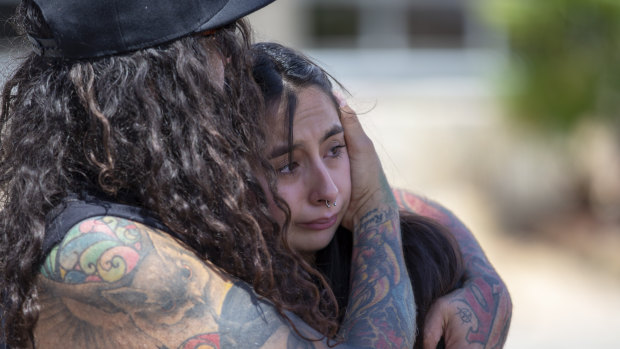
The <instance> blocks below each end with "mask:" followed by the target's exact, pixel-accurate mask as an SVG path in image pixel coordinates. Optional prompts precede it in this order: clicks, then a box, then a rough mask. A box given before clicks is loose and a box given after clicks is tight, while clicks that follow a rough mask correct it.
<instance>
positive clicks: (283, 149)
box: [269, 125, 344, 159]
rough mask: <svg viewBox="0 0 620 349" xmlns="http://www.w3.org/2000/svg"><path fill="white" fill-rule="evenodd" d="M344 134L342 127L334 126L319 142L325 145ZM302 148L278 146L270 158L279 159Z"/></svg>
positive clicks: (295, 145) (286, 145) (297, 145)
mask: <svg viewBox="0 0 620 349" xmlns="http://www.w3.org/2000/svg"><path fill="white" fill-rule="evenodd" d="M342 132H344V129H343V128H342V125H334V126H332V128H330V129H329V130H327V132H325V134H324V135H323V136H322V137H321V140H320V141H319V143H323V142H325V141H326V140H328V139H329V138H330V137H332V136H335V135H337V134H339V133H342ZM299 147H301V145H300V144H293V145H292V146H291V147H290V148H289V146H288V144H280V145H277V146H276V147H274V148H273V150H272V151H271V154H269V158H270V159H273V158H277V157H279V156H282V155H284V154H288V153H289V151H293V150H295V149H297V148H299Z"/></svg>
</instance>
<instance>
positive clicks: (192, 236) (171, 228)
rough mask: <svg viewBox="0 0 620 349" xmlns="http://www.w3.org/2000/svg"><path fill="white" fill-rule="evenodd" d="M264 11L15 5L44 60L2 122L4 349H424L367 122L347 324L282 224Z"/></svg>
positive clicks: (159, 3) (352, 145)
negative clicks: (269, 122)
mask: <svg viewBox="0 0 620 349" xmlns="http://www.w3.org/2000/svg"><path fill="white" fill-rule="evenodd" d="M270 1H271V0H255V1H250V0H220V1H206V0H196V1H191V2H189V1H173V0H134V1H125V2H122V1H87V0H82V1H72V0H24V1H23V2H22V3H21V4H20V6H19V8H18V13H17V23H18V25H19V26H20V28H21V31H22V33H24V34H25V35H26V36H27V37H28V39H29V41H30V42H31V43H32V45H33V52H31V53H29V54H27V55H26V57H24V58H23V60H22V61H21V62H20V64H19V67H18V68H17V69H16V71H15V72H14V74H13V75H12V76H11V77H10V78H9V80H8V81H7V82H6V84H5V86H4V90H3V94H2V113H1V117H0V192H1V195H2V209H1V211H0V234H1V241H0V271H1V279H0V282H1V284H2V292H1V293H2V299H3V302H2V315H3V316H2V317H3V321H2V335H3V337H4V340H5V342H6V343H7V344H8V345H10V346H11V347H25V348H28V347H40V348H47V347H51V348H56V347H63V348H70V347H79V348H84V347H91V348H110V347H123V348H126V347H132V348H133V347H148V348H154V347H157V348H197V347H201V348H202V347H206V348H258V347H265V348H267V347H269V348H275V347H278V348H280V347H285V346H286V347H288V348H291V347H294V348H313V347H314V348H324V347H327V346H332V345H334V344H339V345H341V347H343V348H362V347H364V348H377V347H379V348H384V347H385V348H388V347H399V348H408V347H411V346H412V344H413V333H414V326H415V324H414V321H413V320H412V319H413V318H414V312H415V308H414V302H413V293H412V291H411V283H410V282H409V277H408V275H407V271H406V268H405V266H404V262H403V256H402V248H401V243H400V227H399V224H398V211H397V205H396V201H395V199H394V197H393V196H392V193H391V191H390V190H389V187H388V186H386V185H385V178H384V176H383V173H382V170H381V167H380V164H379V161H378V158H377V156H376V153H375V152H374V148H373V147H372V143H370V140H369V139H368V137H367V136H366V135H365V134H364V133H363V131H362V129H361V127H360V125H359V122H358V121H357V119H356V118H355V117H354V116H350V117H345V118H343V120H342V126H343V128H344V130H345V133H346V134H347V137H348V147H349V152H350V154H351V165H352V166H356V167H357V168H363V169H364V171H359V172H356V173H354V174H353V178H355V181H356V184H354V185H353V186H352V194H351V203H350V205H349V210H348V212H347V213H346V214H345V215H344V220H345V221H347V222H348V225H349V226H350V227H351V229H352V234H353V235H352V236H353V241H354V243H353V246H352V254H353V256H357V258H355V262H354V263H352V266H351V280H352V281H351V289H352V290H354V291H352V292H351V294H350V297H349V306H348V310H349V313H348V315H345V317H344V319H343V323H342V325H340V326H338V323H337V319H336V314H337V304H336V300H335V298H334V297H333V293H331V291H330V288H329V286H328V284H327V282H326V280H325V278H324V277H323V276H322V274H320V273H318V272H317V271H315V269H314V268H312V266H311V265H309V264H308V263H307V262H305V261H304V260H303V259H302V258H301V257H300V256H299V255H298V254H296V253H293V252H292V251H291V249H290V248H289V247H288V246H287V244H286V243H285V242H286V236H285V235H286V234H285V231H283V230H282V229H280V227H279V225H278V222H277V221H276V220H274V219H273V218H272V217H271V214H270V212H269V209H268V202H269V198H270V197H273V196H275V195H277V193H276V190H275V183H276V177H275V174H274V173H273V171H270V164H269V163H268V161H267V160H266V159H264V158H263V155H262V154H261V149H264V147H265V143H264V139H265V134H264V133H265V130H264V129H263V126H260V125H266V122H264V120H263V117H264V114H265V113H264V110H263V109H264V108H263V99H262V97H261V95H260V92H259V90H258V88H257V86H256V84H255V83H254V81H253V79H252V76H251V62H250V60H249V56H248V54H247V53H248V50H249V37H248V28H247V26H246V24H245V23H244V22H243V21H242V20H240V18H241V17H242V16H244V15H246V14H247V13H250V12H252V11H254V10H256V9H258V8H260V7H262V6H264V5H266V4H267V3H269V2H270ZM264 183H266V187H267V190H263V187H264V185H263V184H264ZM285 211H286V210H285ZM285 217H290V213H288V212H285ZM286 219H288V218H285V220H286Z"/></svg>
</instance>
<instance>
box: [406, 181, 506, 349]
mask: <svg viewBox="0 0 620 349" xmlns="http://www.w3.org/2000/svg"><path fill="white" fill-rule="evenodd" d="M394 195H395V196H396V199H397V201H398V203H399V206H400V207H401V208H402V209H405V210H409V211H412V212H415V213H417V214H420V215H422V216H427V217H430V218H433V219H436V220H437V221H439V222H440V223H442V224H443V225H444V226H446V227H447V228H448V229H449V230H450V232H451V233H452V234H453V235H454V237H455V238H456V240H457V242H458V244H459V247H460V249H461V253H462V255H463V261H464V264H465V282H464V284H463V286H462V288H460V289H457V290H455V291H454V292H452V293H450V294H448V295H446V296H444V297H441V298H440V299H439V300H437V302H436V303H435V304H434V305H433V306H432V307H431V309H430V310H429V313H428V315H427V318H426V328H425V329H424V348H425V349H430V348H435V347H436V346H437V343H438V342H439V340H440V338H441V337H442V336H443V337H444V339H445V343H446V348H448V349H451V348H501V347H502V346H503V345H504V342H505V341H506V336H507V334H508V328H509V326H510V319H511V315H512V302H511V300H510V295H509V293H508V289H507V288H506V285H505V284H504V282H503V281H502V279H501V278H500V277H499V275H498V274H497V272H496V271H495V269H493V267H492V266H491V263H490V262H489V260H488V259H487V258H486V256H485V255H484V252H483V251H482V248H481V247H480V245H479V244H478V242H477V241H476V239H475V238H474V236H473V234H472V233H471V232H470V231H469V230H468V229H467V227H465V225H464V224H463V223H462V222H461V221H460V220H459V219H458V218H457V217H456V216H454V214H452V212H450V211H448V210H447V209H446V208H444V207H443V206H441V205H439V204H437V203H435V202H432V201H430V200H427V199H425V198H422V197H420V196H418V195H415V194H412V193H408V192H406V191H402V190H397V189H394Z"/></svg>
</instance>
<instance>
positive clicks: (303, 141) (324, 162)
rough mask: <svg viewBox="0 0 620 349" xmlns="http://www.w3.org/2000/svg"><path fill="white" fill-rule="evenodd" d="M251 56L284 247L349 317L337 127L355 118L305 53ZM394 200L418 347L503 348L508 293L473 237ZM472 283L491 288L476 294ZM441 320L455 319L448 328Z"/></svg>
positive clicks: (412, 203)
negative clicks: (478, 333) (312, 270)
mask: <svg viewBox="0 0 620 349" xmlns="http://www.w3.org/2000/svg"><path fill="white" fill-rule="evenodd" d="M252 51H253V56H254V68H253V74H254V77H255V79H256V80H257V82H258V84H259V86H260V88H261V91H262V93H263V97H264V98H265V102H266V104H267V110H268V115H269V116H268V124H269V127H270V129H271V132H269V133H268V134H267V136H268V139H267V144H268V147H267V148H266V156H268V157H269V159H270V162H271V164H272V166H273V168H274V171H275V172H276V173H277V175H278V183H277V189H278V194H279V196H278V198H279V199H281V200H282V201H281V202H280V205H283V206H285V207H286V208H287V209H288V210H289V211H290V220H289V222H285V220H284V216H283V215H282V214H281V213H280V211H279V210H278V208H277V207H275V206H276V205H275V201H274V205H272V206H273V207H272V212H273V215H274V217H280V219H279V222H280V224H282V225H285V226H286V227H287V237H288V244H289V245H290V246H291V247H292V248H293V249H295V250H297V251H298V252H300V253H301V254H302V256H303V257H304V259H306V261H307V262H309V263H310V264H312V265H314V266H315V267H316V268H318V269H319V270H320V271H321V272H322V273H323V274H324V275H325V277H326V279H327V280H328V282H329V284H330V286H331V287H332V289H333V291H334V293H335V295H336V298H337V300H338V303H339V307H340V314H345V313H346V309H347V305H348V301H349V294H350V289H349V283H348V280H349V274H350V266H351V257H352V245H353V240H352V235H351V231H350V228H348V229H347V227H345V226H344V225H343V224H342V223H343V217H344V214H345V213H346V212H347V209H348V206H349V199H350V192H351V181H352V180H354V178H351V171H350V166H349V165H350V163H349V154H348V151H347V150H348V149H347V142H346V139H345V138H346V137H345V135H344V133H343V128H342V124H341V122H340V119H341V118H342V115H343V113H352V111H351V110H350V109H349V108H348V107H346V106H343V105H342V104H343V100H342V99H341V98H339V97H337V96H336V95H335V92H334V91H333V88H334V87H335V86H334V84H333V83H332V82H334V83H335V84H336V86H340V87H342V86H341V85H340V84H339V83H338V82H337V81H336V80H334V79H333V77H332V76H331V75H330V74H328V73H327V72H325V70H323V69H322V68H321V67H320V66H318V65H317V64H315V63H314V62H313V61H312V60H311V59H310V58H308V57H306V56H305V55H304V54H302V53H301V52H298V51H295V50H293V49H291V48H289V47H285V46H283V45H280V44H277V43H270V42H264V43H258V44H254V45H253V47H252ZM394 194H395V195H396V197H397V198H398V199H399V200H398V201H399V206H400V212H399V214H400V225H401V232H402V240H403V248H404V253H405V263H406V266H407V269H408V271H409V275H410V277H411V282H412V287H413V291H414V295H415V302H416V305H417V307H416V308H417V314H416V324H417V327H418V329H420V332H419V333H418V335H417V336H416V337H417V338H416V342H415V348H422V347H423V345H425V347H427V348H429V347H432V348H435V347H436V345H437V344H438V341H439V337H440V336H444V337H445V339H446V340H447V343H448V348H464V347H466V346H468V345H479V344H486V345H491V346H492V347H498V346H501V345H502V344H503V341H504V340H505V333H506V331H507V329H508V325H509V323H510V306H509V305H508V303H509V296H508V292H507V291H506V289H505V286H503V283H502V282H501V279H500V278H499V276H498V275H497V274H496V273H495V271H494V270H493V268H492V267H491V265H490V263H489V262H488V261H486V258H485V257H484V254H483V253H482V250H481V248H480V247H479V246H478V245H477V243H476V242H475V239H474V238H473V236H472V235H471V234H470V233H469V231H467V229H466V228H465V227H464V226H463V225H462V224H461V223H460V221H459V220H458V219H457V218H456V217H454V216H453V215H452V214H451V213H450V212H449V211H447V210H445V209H444V208H443V207H442V206H440V205H438V204H436V203H433V202H430V201H428V200H426V199H424V198H422V197H420V196H417V195H415V194H412V193H408V192H405V191H402V190H394ZM440 222H441V223H444V224H445V226H444V225H442V224H440ZM448 228H449V229H448ZM457 243H458V244H457ZM461 250H462V251H463V257H464V258H462V256H461ZM464 260H465V261H467V264H466V266H467V270H465V269H464V265H463V262H464ZM474 261H476V262H475V263H474ZM465 272H466V273H465ZM464 276H465V277H464ZM462 278H463V280H462ZM476 280H477V281H479V282H480V281H481V282H482V283H483V284H482V285H484V284H485V283H486V285H488V286H490V285H494V287H493V288H491V287H486V288H480V287H478V285H476ZM463 295H465V296H463ZM477 302H480V303H477ZM442 305H443V306H442ZM446 305H447V306H446ZM480 305H484V306H485V307H481V306H480ZM432 307H434V311H431V308H432ZM455 307H459V308H460V309H464V310H467V311H469V312H470V313H473V314H475V317H476V318H477V319H478V322H477V323H476V324H475V325H474V324H473V323H466V322H463V321H460V315H459V312H458V310H457V309H455ZM488 314H491V315H492V316H490V317H489V316H488ZM427 318H428V319H429V321H428V326H426V325H427V321H426V320H427ZM442 318H447V319H449V320H448V321H445V322H446V324H445V325H443V326H442V321H441V320H442ZM450 319H451V321H450ZM437 320H439V321H437ZM474 326H475V327H474ZM476 327H477V329H478V330H481V329H486V330H488V332H489V335H488V336H486V338H484V337H480V338H478V339H477V340H476V341H473V340H472V341H470V338H467V337H468V336H467V335H466V332H467V330H468V329H474V328H476ZM423 329H425V331H422V330H423ZM491 334H492V335H491ZM443 343H444V342H442V344H443Z"/></svg>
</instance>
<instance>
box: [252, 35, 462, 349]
mask: <svg viewBox="0 0 620 349" xmlns="http://www.w3.org/2000/svg"><path fill="white" fill-rule="evenodd" d="M252 51H253V57H254V68H253V74H254V77H255V79H256V81H257V82H258V84H259V86H260V88H261V91H262V93H263V97H264V98H265V103H266V105H267V110H268V113H270V114H271V115H276V114H277V113H278V110H284V111H285V118H284V120H285V123H286V125H285V126H286V130H287V134H288V144H289V156H291V153H292V144H293V121H294V115H295V108H296V105H297V94H298V93H299V91H300V90H301V89H303V88H307V87H310V86H314V87H318V88H319V89H320V90H321V91H322V92H324V93H325V94H326V95H328V96H330V98H331V100H332V101H333V103H334V107H335V108H336V110H337V111H338V113H340V112H341V111H340V108H339V107H338V105H339V103H338V100H337V99H336V97H335V96H334V94H333V90H332V89H333V87H334V84H336V85H337V86H339V87H340V88H341V89H344V87H343V86H342V85H341V84H340V83H339V82H338V81H337V80H335V79H334V78H333V77H332V76H331V75H330V74H328V73H327V72H326V71H325V70H324V69H322V68H321V67H320V66H319V65H317V64H316V63H314V62H313V61H312V60H311V59H310V58H308V57H307V56H305V55H303V54H302V53H300V52H298V51H295V50H293V49H291V48H288V47H285V46H282V45H280V44H277V43H258V44H254V45H253V46H252ZM332 81H333V82H334V84H333V83H332ZM345 91H346V90H345ZM400 223H401V233H402V238H403V239H402V241H403V250H404V256H405V264H406V266H407V269H408V271H409V276H410V278H411V283H412V285H413V292H414V296H415V300H416V305H417V316H416V324H417V326H418V328H419V329H423V328H424V320H425V317H426V314H427V313H428V310H429V308H430V306H431V305H432V303H433V302H434V301H435V300H436V299H437V298H439V297H441V296H443V295H445V294H447V293H449V292H450V291H452V290H454V289H455V288H456V287H457V286H458V284H459V282H460V281H461V278H462V277H463V273H464V267H463V261H462V256H461V253H460V250H459V248H458V245H457V243H456V241H455V239H454V237H453V236H452V235H451V234H450V233H449V232H448V231H447V230H446V228H445V227H443V226H442V225H441V224H439V223H438V222H436V221H434V220H432V219H430V218H427V217H423V216H420V215H417V214H415V213H412V212H408V211H401V212H400ZM352 246H353V238H352V234H351V232H350V231H348V230H347V229H345V228H344V227H342V226H341V227H339V228H338V230H337V231H336V235H335V237H334V239H332V241H331V242H330V243H329V245H328V246H327V247H325V248H324V249H322V250H320V251H318V252H317V254H316V267H317V268H318V269H319V270H320V271H321V272H322V273H323V275H325V277H326V278H327V280H328V282H329V284H330V286H331V287H332V290H333V292H334V295H335V296H336V299H337V301H338V304H339V309H340V311H339V313H340V316H342V315H343V314H344V311H345V310H346V306H347V303H348V299H349V282H348V280H349V275H350V271H351V257H352ZM420 333H421V332H420ZM421 339H422V337H421V335H420V336H419V337H418V338H417V340H416V345H415V348H422V344H423V341H422V340H421Z"/></svg>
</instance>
